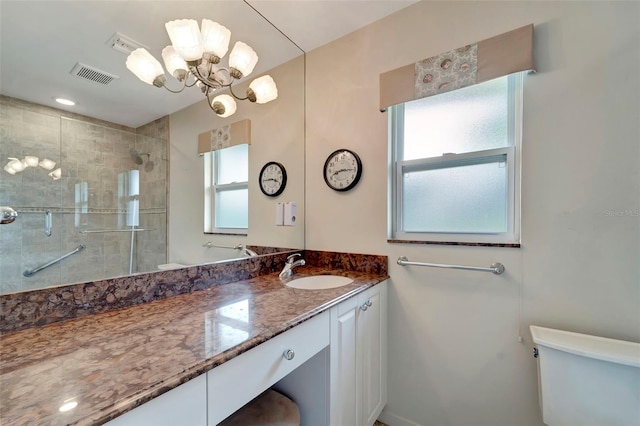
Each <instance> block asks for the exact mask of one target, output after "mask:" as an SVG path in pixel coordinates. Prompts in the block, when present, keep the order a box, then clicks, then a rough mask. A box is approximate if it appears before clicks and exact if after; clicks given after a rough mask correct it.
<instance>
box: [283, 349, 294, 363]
mask: <svg viewBox="0 0 640 426" xmlns="http://www.w3.org/2000/svg"><path fill="white" fill-rule="evenodd" d="M282 356H283V357H284V359H286V360H288V361H291V360H292V359H293V357H294V356H296V353H295V352H294V351H293V349H287V350H286V351H284V353H283V354H282Z"/></svg>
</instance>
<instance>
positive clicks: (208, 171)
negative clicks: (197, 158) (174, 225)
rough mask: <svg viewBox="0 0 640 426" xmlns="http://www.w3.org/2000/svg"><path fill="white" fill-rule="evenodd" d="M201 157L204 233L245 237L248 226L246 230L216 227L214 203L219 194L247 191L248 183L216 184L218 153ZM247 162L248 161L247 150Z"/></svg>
mask: <svg viewBox="0 0 640 426" xmlns="http://www.w3.org/2000/svg"><path fill="white" fill-rule="evenodd" d="M203 155H204V162H205V167H204V175H205V188H204V191H205V195H204V232H205V233H218V234H239V235H246V234H247V231H248V224H247V228H226V227H218V226H216V211H217V210H216V203H217V202H218V194H219V193H220V192H224V191H229V190H236V189H247V190H248V189H249V181H248V180H247V181H243V182H232V183H226V184H218V170H220V167H219V165H220V155H219V151H217V150H216V151H211V152H205V153H204V154H203ZM247 161H249V158H248V149H247Z"/></svg>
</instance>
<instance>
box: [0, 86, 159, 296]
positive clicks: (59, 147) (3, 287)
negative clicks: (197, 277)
mask: <svg viewBox="0 0 640 426" xmlns="http://www.w3.org/2000/svg"><path fill="white" fill-rule="evenodd" d="M168 134H169V131H168V117H165V118H163V119H160V120H157V121H154V122H152V123H149V124H148V125H145V126H143V127H141V128H139V129H132V128H128V127H124V126H120V125H117V124H113V123H107V122H104V121H100V120H95V119H91V118H88V117H83V116H78V115H73V114H69V113H68V112H65V111H60V110H56V109H53V108H48V107H43V106H39V105H35V104H31V103H28V102H24V101H20V100H17V99H13V98H7V97H0V167H4V165H5V164H6V163H7V159H8V158H9V157H15V158H20V159H22V158H24V157H25V156H26V155H34V156H37V157H39V158H40V159H43V158H48V159H51V160H53V161H56V163H57V164H56V168H58V167H60V168H61V169H62V177H61V178H60V179H59V180H53V179H52V178H51V177H50V176H48V173H49V172H48V171H46V170H44V169H43V168H40V167H29V168H27V169H25V170H24V171H23V172H19V173H16V174H15V175H10V174H8V173H7V172H6V171H4V170H2V169H0V205H3V206H10V207H13V208H14V209H16V210H17V211H18V212H19V217H18V219H17V220H16V221H15V222H14V223H12V224H9V225H0V293H10V292H15V291H23V290H30V289H36V288H42V287H48V286H52V285H59V284H66V283H74V282H83V281H91V280H97V279H102V278H109V277H115V276H121V275H127V274H129V270H130V260H131V259H130V253H131V250H130V249H131V242H132V241H131V232H117V230H122V229H125V228H126V215H127V203H126V197H125V195H127V194H126V192H127V189H126V186H127V180H126V177H125V175H127V174H128V172H129V171H131V170H138V171H139V176H140V195H139V196H138V197H137V198H138V200H139V209H140V214H139V228H143V229H148V230H149V231H144V232H135V233H134V238H133V247H134V250H133V269H132V270H133V272H134V273H135V272H143V271H151V270H155V269H157V265H158V264H162V263H165V262H166V235H167V232H166V197H167V191H166V187H167V185H166V182H167V170H168V159H167V143H168ZM132 149H133V150H135V151H136V152H138V153H148V154H149V155H148V156H147V155H142V159H143V163H142V164H140V165H138V164H136V162H135V161H134V160H133V159H132V157H131V155H130V150H132ZM129 199H131V197H129ZM47 210H48V211H50V212H51V213H52V215H53V229H52V234H51V236H46V235H45V232H44V223H45V212H46V211H47ZM91 231H101V232H91ZM80 244H82V245H84V246H85V247H86V248H85V249H84V250H83V251H81V252H79V253H77V254H75V255H73V256H71V257H69V258H67V259H65V260H63V261H61V262H59V263H57V264H55V265H52V266H50V267H48V268H46V269H44V270H42V271H40V272H38V273H36V274H35V275H33V276H31V277H25V276H24V275H23V272H24V271H25V270H27V269H32V268H34V267H37V266H39V265H42V264H44V263H46V262H49V261H50V260H53V259H55V258H57V257H59V256H61V255H63V254H65V253H68V252H70V251H72V250H73V249H74V248H76V247H77V246H78V245H80Z"/></svg>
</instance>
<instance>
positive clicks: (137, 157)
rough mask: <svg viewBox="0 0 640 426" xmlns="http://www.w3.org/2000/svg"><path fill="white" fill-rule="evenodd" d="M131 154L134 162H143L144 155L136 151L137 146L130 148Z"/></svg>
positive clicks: (139, 163)
mask: <svg viewBox="0 0 640 426" xmlns="http://www.w3.org/2000/svg"><path fill="white" fill-rule="evenodd" d="M129 155H130V156H131V159H132V160H133V162H134V163H136V164H137V165H141V164H142V156H141V155H140V153H139V152H138V151H136V149H135V148H131V149H130V150H129Z"/></svg>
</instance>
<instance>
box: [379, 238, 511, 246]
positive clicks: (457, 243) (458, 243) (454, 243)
mask: <svg viewBox="0 0 640 426" xmlns="http://www.w3.org/2000/svg"><path fill="white" fill-rule="evenodd" d="M387 243H389V244H435V245H441V246H472V247H508V248H520V243H471V242H462V241H416V240H387Z"/></svg>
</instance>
